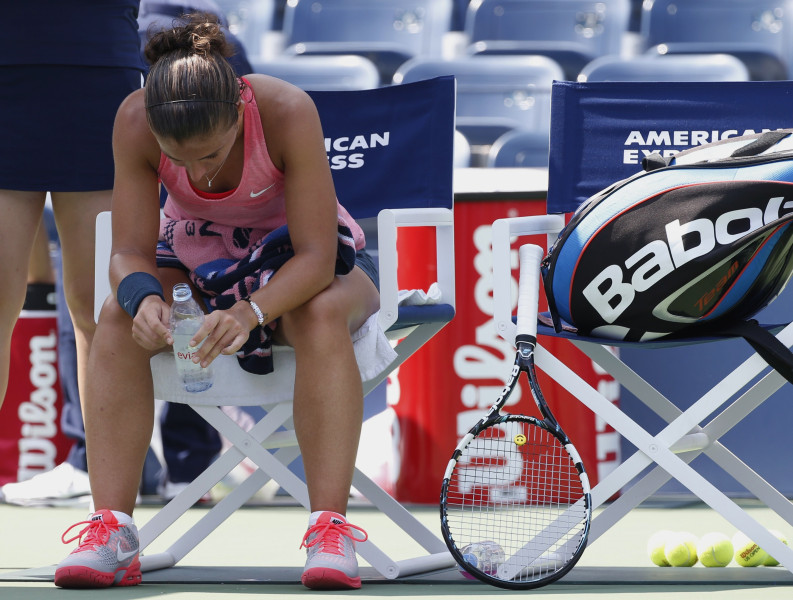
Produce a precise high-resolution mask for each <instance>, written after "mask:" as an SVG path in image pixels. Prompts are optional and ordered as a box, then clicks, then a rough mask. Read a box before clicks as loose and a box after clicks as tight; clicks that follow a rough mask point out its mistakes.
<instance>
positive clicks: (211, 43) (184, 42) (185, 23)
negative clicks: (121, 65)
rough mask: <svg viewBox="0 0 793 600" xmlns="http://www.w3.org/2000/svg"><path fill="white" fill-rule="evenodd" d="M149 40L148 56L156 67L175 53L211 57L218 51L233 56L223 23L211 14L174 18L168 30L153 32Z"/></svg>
mask: <svg viewBox="0 0 793 600" xmlns="http://www.w3.org/2000/svg"><path fill="white" fill-rule="evenodd" d="M148 35H149V41H148V43H147V44H146V48H145V50H144V55H145V57H146V60H147V61H148V62H149V63H151V64H154V63H155V62H157V60H159V59H160V57H162V56H164V55H166V54H169V53H171V52H178V53H180V54H183V55H184V56H189V55H191V54H198V55H204V56H207V55H209V54H211V53H213V52H217V53H218V54H220V55H221V56H225V57H229V56H231V55H232V54H233V49H232V48H231V45H230V44H229V43H228V42H227V41H226V36H225V35H224V34H223V30H222V29H221V25H220V20H219V18H218V17H217V16H216V15H213V14H211V13H194V14H190V15H183V16H182V17H180V18H178V19H174V21H173V23H172V25H171V27H169V28H167V29H161V30H154V29H152V28H150V29H149V33H148Z"/></svg>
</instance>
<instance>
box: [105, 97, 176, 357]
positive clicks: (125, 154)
mask: <svg viewBox="0 0 793 600" xmlns="http://www.w3.org/2000/svg"><path fill="white" fill-rule="evenodd" d="M113 156H114V160H115V182H114V185H113V202H112V214H113V217H112V223H113V248H112V250H111V256H110V285H111V287H112V289H113V291H114V293H116V294H117V295H118V287H119V284H120V283H121V282H122V281H123V280H124V278H125V277H127V276H129V275H130V274H132V273H146V274H148V275H150V276H152V277H154V278H155V279H156V278H157V263H156V255H155V248H156V246H157V237H158V233H159V222H160V203H159V186H158V177H157V168H158V166H159V160H160V148H159V145H158V144H157V141H156V139H155V138H154V136H153V135H152V134H151V131H150V130H149V127H148V124H147V122H146V113H145V109H144V105H143V90H138V91H135V92H133V93H132V94H130V96H128V97H127V98H126V99H125V100H124V102H123V103H122V104H121V106H120V107H119V110H118V113H117V115H116V121H115V125H114V127H113ZM121 300H122V299H121V298H119V301H121ZM168 310H169V307H168V305H167V304H166V303H165V301H164V300H162V299H161V298H160V297H159V296H158V295H148V296H146V297H145V298H143V300H141V302H140V304H139V306H138V310H137V314H136V315H134V317H135V318H134V320H133V336H134V337H135V339H136V340H137V341H138V343H139V344H141V345H142V346H143V347H145V348H149V349H156V348H159V347H161V346H163V345H164V344H166V343H169V339H170V338H169V334H168Z"/></svg>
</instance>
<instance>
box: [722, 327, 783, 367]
mask: <svg viewBox="0 0 793 600" xmlns="http://www.w3.org/2000/svg"><path fill="white" fill-rule="evenodd" d="M718 332H719V333H721V334H726V335H736V336H740V337H742V338H743V339H745V340H746V341H747V342H749V344H750V345H751V346H752V348H754V349H755V351H756V352H757V353H758V354H759V355H760V356H762V357H763V359H764V360H765V361H766V362H767V363H768V364H769V365H770V366H771V367H773V368H774V369H776V370H777V371H778V372H779V374H780V375H782V377H784V378H785V379H787V380H788V381H789V382H791V383H793V352H791V350H790V348H788V347H787V346H785V344H783V343H782V342H780V341H779V340H778V339H777V338H776V336H775V335H774V334H773V333H771V332H770V331H768V330H767V329H766V328H765V327H761V326H760V325H759V324H758V322H757V321H756V320H754V319H748V320H746V321H735V322H733V323H730V324H727V325H720V326H719V329H718Z"/></svg>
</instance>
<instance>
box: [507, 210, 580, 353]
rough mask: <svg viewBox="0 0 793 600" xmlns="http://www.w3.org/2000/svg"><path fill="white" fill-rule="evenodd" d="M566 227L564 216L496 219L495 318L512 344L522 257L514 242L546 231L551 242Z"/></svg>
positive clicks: (514, 333) (514, 332)
mask: <svg viewBox="0 0 793 600" xmlns="http://www.w3.org/2000/svg"><path fill="white" fill-rule="evenodd" d="M563 227H564V216H563V215H539V216H533V217H514V218H511V219H498V220H497V221H494V222H493V229H492V234H493V321H494V323H495V326H496V333H498V335H500V336H501V337H502V338H504V339H505V340H507V341H508V342H509V343H510V344H512V343H514V342H515V335H516V327H515V324H514V323H513V322H512V310H513V308H514V307H515V303H516V301H517V283H516V282H515V281H513V279H512V268H513V266H515V267H517V260H518V253H517V250H515V251H514V252H513V251H512V250H511V247H510V242H511V240H512V238H515V237H520V236H526V235H543V234H545V235H548V245H550V244H551V243H552V240H553V238H554V237H555V236H556V235H557V234H558V233H559V232H560V231H561V230H562V228H563ZM513 290H514V293H513ZM513 298H514V300H513Z"/></svg>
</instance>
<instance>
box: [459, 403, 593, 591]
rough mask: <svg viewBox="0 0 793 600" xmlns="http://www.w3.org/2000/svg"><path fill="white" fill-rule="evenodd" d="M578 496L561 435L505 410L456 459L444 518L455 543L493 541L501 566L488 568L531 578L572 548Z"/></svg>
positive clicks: (579, 530)
mask: <svg viewBox="0 0 793 600" xmlns="http://www.w3.org/2000/svg"><path fill="white" fill-rule="evenodd" d="M584 497H585V494H584V489H583V485H582V483H581V479H580V477H579V473H578V470H577V469H576V466H575V464H574V462H573V460H572V459H571V457H570V455H569V454H568V452H567V451H566V450H565V448H564V447H563V446H562V444H561V442H560V441H559V440H558V439H557V438H556V437H555V436H554V435H552V434H551V433H549V432H548V431H546V430H545V429H543V428H542V427H540V426H538V425H536V424H534V423H533V422H532V421H531V420H529V419H524V418H520V417H510V418H509V419H508V420H506V421H505V422H502V423H498V424H496V425H493V426H490V427H488V428H487V429H485V430H484V431H482V432H480V434H479V435H478V436H476V437H475V438H474V439H473V440H472V441H471V442H470V443H469V444H468V446H467V447H466V448H465V450H464V451H463V453H462V454H461V455H460V457H459V458H458V460H457V465H456V467H455V469H454V471H453V473H452V477H451V479H450V481H449V486H448V491H447V509H446V513H447V514H446V517H447V522H448V526H449V529H450V531H451V532H452V535H453V538H454V540H455V544H456V545H457V547H458V548H460V549H463V548H464V547H466V546H469V545H470V544H481V543H482V542H490V541H493V542H497V543H498V544H499V545H500V546H501V548H502V549H503V551H504V557H505V559H504V560H505V565H504V567H503V568H502V569H500V570H499V572H498V573H495V572H494V573H488V574H490V575H491V576H494V577H499V578H508V579H510V580H513V581H531V580H536V579H539V578H543V577H545V576H547V574H548V573H549V572H554V571H558V570H560V569H561V568H563V567H564V565H565V564H566V563H567V562H568V561H569V560H570V558H571V557H572V556H573V555H574V554H575V552H576V551H577V549H578V547H579V545H580V542H581V539H582V536H583V534H584V531H585V526H586V521H587V518H586V517H587V510H588V506H586V502H585V500H584ZM508 575H509V577H507V576H508Z"/></svg>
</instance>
